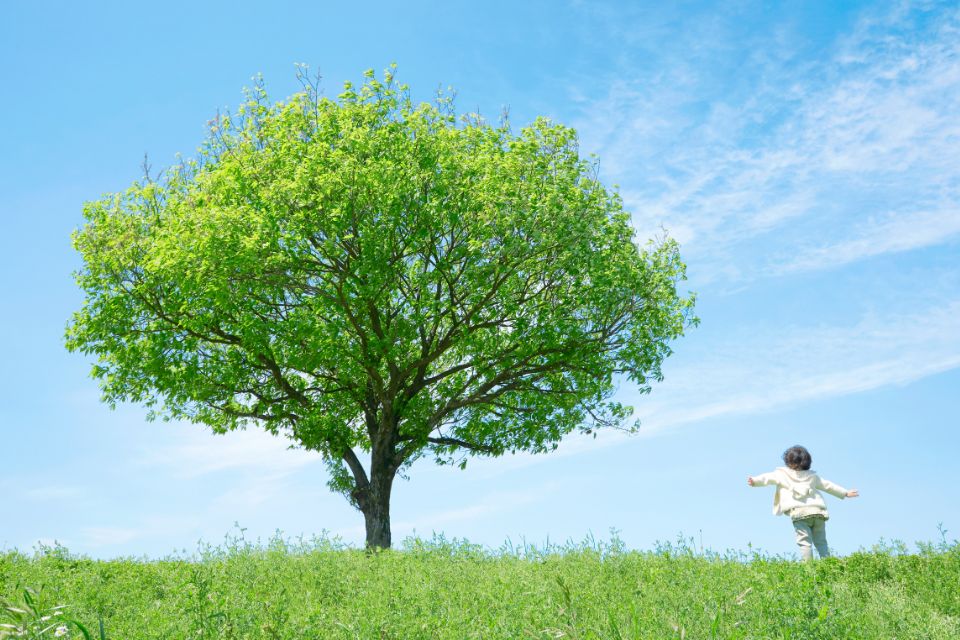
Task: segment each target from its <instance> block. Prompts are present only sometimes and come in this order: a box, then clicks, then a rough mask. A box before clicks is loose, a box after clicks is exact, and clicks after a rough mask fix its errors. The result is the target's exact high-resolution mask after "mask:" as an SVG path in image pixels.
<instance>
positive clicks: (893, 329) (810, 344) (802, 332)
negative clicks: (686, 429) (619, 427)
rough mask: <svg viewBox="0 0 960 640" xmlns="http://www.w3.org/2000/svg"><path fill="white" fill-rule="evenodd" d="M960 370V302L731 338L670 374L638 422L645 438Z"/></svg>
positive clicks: (642, 409) (643, 406) (643, 407)
mask: <svg viewBox="0 0 960 640" xmlns="http://www.w3.org/2000/svg"><path fill="white" fill-rule="evenodd" d="M956 367H960V300H954V301H951V302H949V303H947V304H944V305H941V306H928V307H926V308H924V309H922V310H920V311H917V312H915V313H910V314H902V315H896V316H888V317H884V318H878V317H869V316H868V317H865V318H863V319H861V320H860V321H859V322H857V323H856V324H853V325H850V326H846V327H818V328H809V327H808V328H796V329H792V330H790V329H786V330H784V331H782V332H778V333H776V334H766V335H756V334H752V335H739V336H732V337H731V338H730V339H728V340H727V341H726V342H724V343H723V344H720V345H714V346H713V348H712V349H711V351H710V353H709V354H704V355H702V356H701V357H699V358H697V359H696V361H695V362H691V363H688V364H685V365H683V366H681V367H679V370H674V371H672V372H671V373H670V376H669V378H668V379H667V381H666V382H665V383H664V384H662V385H660V386H659V387H658V388H657V389H656V390H655V391H654V393H653V394H652V396H651V397H650V398H646V399H644V402H643V403H641V404H640V406H639V409H638V412H637V417H639V418H640V420H641V423H642V424H643V426H644V428H643V432H644V433H647V434H655V433H657V432H659V431H662V430H663V429H667V428H670V427H676V426H679V425H683V424H690V423H694V422H698V421H701V420H705V419H708V418H713V417H717V416H723V415H735V414H744V413H758V412H764V411H770V410H773V409H778V408H781V407H787V406H793V405H796V404H799V403H803V402H809V401H812V400H816V399H820V398H827V397H834V396H841V395H847V394H852V393H858V392H861V391H868V390H870V389H876V388H879V387H884V386H888V385H902V384H907V383H910V382H912V381H914V380H918V379H920V378H924V377H926V376H930V375H934V374H937V373H941V372H943V371H948V370H950V369H953V368H956ZM706 382H708V383H709V384H705V383H706Z"/></svg>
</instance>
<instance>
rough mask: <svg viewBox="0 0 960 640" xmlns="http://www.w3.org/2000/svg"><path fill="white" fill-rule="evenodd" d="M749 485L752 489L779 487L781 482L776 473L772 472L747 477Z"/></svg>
mask: <svg viewBox="0 0 960 640" xmlns="http://www.w3.org/2000/svg"><path fill="white" fill-rule="evenodd" d="M747 484H748V485H750V486H751V487H765V486H767V485H768V484H776V485H779V484H780V482H779V479H778V478H777V473H776V471H771V472H770V473H761V474H760V475H758V476H747Z"/></svg>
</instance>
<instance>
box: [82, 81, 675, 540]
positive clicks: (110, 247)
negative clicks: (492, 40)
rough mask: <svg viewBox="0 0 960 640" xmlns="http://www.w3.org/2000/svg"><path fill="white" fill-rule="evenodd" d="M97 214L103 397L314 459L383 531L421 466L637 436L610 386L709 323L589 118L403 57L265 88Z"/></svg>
mask: <svg viewBox="0 0 960 640" xmlns="http://www.w3.org/2000/svg"><path fill="white" fill-rule="evenodd" d="M84 216H85V218H86V221H87V222H86V224H85V226H83V227H82V228H81V229H79V230H78V231H77V232H76V233H75V234H74V245H75V247H76V249H77V250H78V251H79V252H80V254H81V255H82V257H83V268H82V270H81V271H80V272H79V273H78V274H77V279H78V283H79V285H80V286H81V287H82V289H83V291H84V292H85V294H86V299H85V302H84V303H83V306H82V308H81V309H80V311H79V312H77V313H76V314H75V315H74V317H73V320H72V322H71V324H70V326H69V328H68V331H67V346H68V348H69V349H71V350H79V351H81V352H83V353H87V354H95V355H96V356H97V359H98V360H97V363H96V365H95V366H94V369H93V375H94V377H95V378H97V379H98V380H99V383H100V386H101V388H102V391H103V394H104V399H105V401H107V402H109V403H111V405H113V404H115V403H117V402H121V401H132V402H139V403H144V404H146V405H147V406H149V407H151V414H152V415H159V416H162V417H165V418H173V419H186V420H190V421H193V422H197V423H203V424H206V425H209V426H210V427H211V428H212V429H213V430H214V431H216V432H220V433H222V432H226V431H229V430H232V429H237V428H241V427H244V426H248V425H259V426H261V427H263V428H264V429H266V430H268V431H269V432H271V433H273V434H278V435H281V434H282V435H284V436H286V437H288V438H290V439H291V440H292V441H293V442H295V443H296V444H297V445H299V446H301V447H303V448H305V449H309V450H313V451H317V452H318V453H319V454H321V455H322V456H323V458H324V460H325V461H326V462H327V464H328V466H329V468H330V471H331V478H332V480H331V487H332V488H334V489H335V490H337V491H340V492H342V493H343V494H344V495H345V496H346V497H347V498H348V499H349V500H350V501H351V503H352V504H353V505H354V506H355V507H357V508H358V509H359V510H360V511H362V512H363V514H364V516H365V520H366V527H367V544H368V545H371V546H379V547H386V546H389V545H390V520H389V502H390V492H391V488H392V483H393V480H394V478H395V476H396V474H397V473H398V472H399V471H402V470H403V469H405V468H406V467H408V466H409V465H410V464H411V463H412V462H413V461H414V460H416V459H418V458H420V457H422V456H431V457H433V458H434V459H435V460H436V461H437V462H439V463H458V464H461V465H463V464H464V463H465V461H466V458H467V456H474V455H482V456H497V455H501V454H503V453H504V452H507V451H510V452H515V451H521V450H523V451H532V452H543V451H549V450H551V449H553V448H555V447H556V446H557V443H558V442H559V441H560V440H561V438H562V437H563V436H564V435H565V434H568V433H570V432H571V431H574V430H578V429H579V430H583V431H589V430H591V429H594V428H596V427H601V426H609V425H617V426H620V425H623V423H624V421H625V420H626V419H627V418H628V416H629V415H630V411H631V409H630V408H629V407H626V406H622V405H621V404H619V403H617V402H614V401H612V400H611V396H612V394H613V391H614V386H615V383H616V382H617V380H618V379H620V378H623V377H625V378H627V379H629V380H631V381H632V382H633V383H635V384H636V385H638V386H639V387H640V389H641V390H649V382H650V381H651V380H653V379H660V377H661V372H660V367H661V363H662V361H663V359H664V358H665V357H666V356H667V355H668V354H669V353H670V346H669V343H670V341H671V340H672V339H674V338H677V337H678V336H680V335H681V334H682V333H683V330H684V328H685V327H686V326H687V325H688V324H689V323H690V321H691V318H692V316H691V309H692V304H693V300H692V297H685V296H684V295H683V294H681V293H678V289H677V285H678V282H679V281H681V280H682V279H683V277H684V265H683V263H682V262H681V259H680V256H679V253H678V248H677V245H676V244H675V243H674V242H673V241H671V240H667V239H661V240H659V241H657V242H651V243H648V244H647V245H646V247H645V248H643V249H641V248H639V247H638V246H637V244H635V242H634V232H633V229H632V227H631V224H630V220H629V215H628V214H627V213H626V212H624V211H623V207H622V203H621V200H620V198H619V196H618V195H617V194H616V193H615V192H612V191H610V190H608V189H606V188H604V186H603V185H602V184H601V183H600V182H599V180H598V178H597V175H596V167H595V164H592V163H590V162H588V161H585V160H584V159H582V158H581V157H580V155H579V152H578V145H577V137H576V132H575V131H574V130H573V129H571V128H569V127H565V126H562V125H560V124H557V123H554V122H551V121H550V120H547V119H545V118H538V119H537V120H536V121H534V122H533V123H532V124H531V125H530V126H528V127H525V128H523V129H521V130H520V131H519V132H514V131H513V130H512V129H511V128H510V126H509V125H508V124H507V123H506V122H501V123H500V124H498V125H496V126H494V125H491V124H488V123H486V122H485V121H483V120H482V119H481V118H480V117H479V116H466V117H463V118H458V117H456V115H455V114H454V111H453V104H452V100H451V99H449V98H447V97H444V96H442V95H440V96H438V98H437V100H436V101H435V102H434V103H433V104H414V102H413V101H412V100H411V98H410V96H409V91H408V89H407V87H405V86H403V85H399V84H398V83H397V82H396V81H395V79H394V77H393V70H392V68H391V69H390V70H388V71H387V72H386V73H385V75H384V79H383V80H382V81H381V80H377V79H376V77H375V76H374V74H373V73H372V72H368V73H367V75H366V82H365V83H364V84H363V85H362V86H361V87H359V88H355V87H353V86H352V85H351V84H349V83H347V84H346V85H345V89H344V91H343V93H341V94H340V96H339V97H338V99H337V100H331V99H328V98H324V97H321V96H320V95H319V92H318V91H317V89H316V85H315V84H313V83H305V85H304V91H303V92H301V93H298V94H296V95H293V96H292V97H290V98H289V99H288V100H286V101H285V102H279V103H276V104H271V103H270V102H269V101H268V98H267V95H266V92H265V91H264V89H263V87H262V85H261V84H258V85H257V86H256V87H255V88H254V89H252V90H250V91H248V93H247V100H246V102H245V103H244V104H243V105H242V107H241V108H240V109H239V111H238V113H237V114H236V115H233V116H230V115H228V116H226V117H218V119H217V120H215V121H213V122H212V123H211V132H210V136H209V138H208V140H207V141H206V143H205V144H204V146H203V147H202V148H201V150H200V152H199V155H198V158H197V159H196V160H193V161H190V162H182V163H180V164H179V165H177V166H174V167H172V168H171V169H169V170H167V171H166V172H165V173H164V174H163V175H162V176H161V177H160V178H159V179H156V180H154V179H150V178H149V177H147V178H145V179H143V180H141V181H138V182H136V183H134V184H133V186H131V187H130V188H129V189H128V190H127V191H125V192H124V193H118V194H110V195H107V196H105V197H103V198H101V199H99V200H96V201H93V202H89V203H87V204H86V205H85V208H84ZM363 453H367V454H369V461H368V462H367V463H366V464H364V463H363V462H361V455H362V454H363Z"/></svg>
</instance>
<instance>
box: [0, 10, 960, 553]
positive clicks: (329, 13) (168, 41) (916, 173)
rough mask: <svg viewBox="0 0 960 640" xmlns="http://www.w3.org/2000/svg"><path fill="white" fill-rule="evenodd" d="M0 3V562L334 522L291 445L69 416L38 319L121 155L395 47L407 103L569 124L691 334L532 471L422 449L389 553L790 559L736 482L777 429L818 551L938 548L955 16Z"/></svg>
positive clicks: (58, 302) (946, 462)
mask: <svg viewBox="0 0 960 640" xmlns="http://www.w3.org/2000/svg"><path fill="white" fill-rule="evenodd" d="M794 4H795V6H781V7H776V6H771V5H770V4H768V3H760V2H724V3H716V4H705V3H646V2H629V3H628V2H624V3H615V2H607V3H600V2H597V3H595V2H566V3H564V2H526V3H522V5H521V6H519V7H517V6H514V5H513V4H511V3H505V2H493V3H485V4H483V5H477V4H475V3H457V2H451V3H445V4H444V5H442V7H441V6H434V3H427V2H411V3H403V6H402V8H401V7H400V6H399V5H394V4H393V3H389V4H388V3H384V4H380V5H376V4H374V5H368V4H366V3H353V4H349V5H347V4H340V6H336V7H332V6H328V7H321V6H320V3H282V2H280V3H273V4H272V6H271V8H270V9H265V8H264V7H265V6H264V5H263V4H262V3H242V2H239V3H238V2H233V3H229V4H221V5H217V4H215V3H180V2H167V3H164V4H163V5H162V7H161V6H154V5H144V6H140V5H137V6H134V5H130V4H129V3H115V4H109V3H99V4H97V5H96V6H95V7H89V6H84V7H80V6H79V5H76V4H74V3H61V4H57V3H44V2H37V3H17V4H14V5H10V6H7V7H5V8H4V16H3V19H2V20H0V61H2V63H3V69H4V75H3V79H2V89H0V91H2V97H3V99H2V100H0V118H2V122H3V123H4V125H5V126H4V142H5V145H4V146H5V149H4V151H5V152H4V153H3V154H2V155H0V221H2V231H3V233H2V234H0V260H2V263H0V282H2V293H3V295H2V296H0V311H2V313H0V330H2V332H0V335H3V336H5V338H6V340H5V343H4V345H3V358H2V360H3V366H2V367H0V436H2V438H0V442H2V445H0V447H2V448H0V451H2V461H3V463H2V465H0V492H2V495H3V507H2V515H0V548H13V547H17V548H20V549H23V550H30V549H31V548H32V547H33V545H34V544H35V543H36V542H37V541H43V542H45V543H50V542H52V541H53V540H57V541H60V542H61V543H62V544H64V545H66V546H67V547H69V548H70V549H71V550H73V551H76V552H81V553H85V554H89V555H92V556H96V557H113V556H118V555H130V554H134V555H141V554H148V555H151V556H160V555H164V554H166V553H169V552H171V551H174V550H175V549H183V548H186V549H193V548H195V546H196V543H197V541H198V540H200V539H204V540H208V541H214V542H216V541H218V540H220V539H222V537H223V535H224V534H226V533H228V532H230V531H231V529H232V527H233V525H234V523H235V522H237V523H239V524H240V526H242V527H245V528H246V529H247V532H246V535H247V536H248V537H257V536H261V537H269V536H270V535H271V534H272V533H273V532H274V531H276V530H278V529H279V530H281V531H283V532H284V533H285V534H287V535H291V536H296V535H299V534H301V533H303V534H307V535H310V534H312V533H316V532H320V531H323V530H325V531H328V532H329V533H330V534H331V535H339V536H341V537H343V538H344V539H345V540H347V541H351V542H355V543H359V542H360V541H362V536H363V529H362V525H363V520H362V517H361V516H360V514H359V513H358V512H356V511H353V510H352V509H351V508H350V507H349V506H348V505H347V504H346V502H345V501H344V500H343V498H342V497H340V496H338V495H334V494H331V493H330V492H329V491H328V490H327V489H326V486H325V483H326V475H325V471H324V468H323V465H322V464H321V463H320V462H319V460H318V459H317V458H316V457H315V455H314V454H311V453H307V452H303V451H292V450H288V449H286V446H287V445H286V443H285V442H283V441H281V440H277V439H275V438H271V437H270V436H268V435H265V434H263V433H261V432H258V431H255V430H251V431H247V432H241V433H235V434H230V435H227V436H212V435H210V434H209V433H207V432H206V431H205V430H204V428H202V427H199V426H196V425H189V424H164V423H147V422H145V420H144V414H145V411H144V410H143V409H142V408H140V407H137V406H124V407H120V408H119V409H117V410H116V411H110V410H109V409H107V408H106V407H105V406H103V405H101V404H100V403H99V400H98V398H99V392H98V390H97V388H96V384H95V383H94V382H93V381H92V380H91V379H90V378H89V377H88V372H89V368H90V364H91V363H90V362H89V361H88V360H87V359H86V358H85V357H83V356H81V355H71V354H67V353H66V351H65V349H64V348H63V340H62V335H63V331H64V328H65V326H66V323H67V321H68V319H69V318H70V315H71V313H72V312H73V311H75V310H76V309H78V308H79V306H80V304H81V301H82V297H81V295H80V292H79V290H78V288H77V287H76V286H75V285H74V283H73V280H72V277H71V272H72V271H74V270H76V269H77V268H78V267H79V263H78V258H77V255H76V254H75V253H74V252H73V250H72V249H71V247H70V233H71V231H72V230H73V229H75V228H76V227H77V226H79V225H80V224H81V222H82V217H81V205H82V203H83V201H84V200H89V199H93V198H96V197H97V196H99V195H100V194H102V193H104V192H110V191H116V190H121V189H123V188H125V187H126V186H127V185H128V184H129V183H130V182H131V181H132V180H134V179H136V178H137V177H138V176H139V175H140V168H139V167H140V164H141V162H142V158H143V154H144V152H147V153H149V155H150V158H151V162H152V163H153V165H154V167H155V168H160V167H163V166H165V165H167V164H170V163H172V162H173V161H174V156H175V154H176V153H177V152H182V153H183V154H184V155H186V156H190V155H191V154H192V153H193V152H194V150H195V149H196V148H197V147H198V146H199V144H200V143H201V141H202V139H203V136H204V133H205V124H206V122H207V121H208V120H209V119H210V118H211V117H212V116H213V115H214V114H215V112H216V110H217V109H218V108H220V109H224V108H229V107H231V106H236V105H237V104H238V103H239V102H240V100H241V88H242V87H244V86H248V85H249V84H250V82H251V77H252V76H253V75H254V74H256V73H258V72H262V73H263V74H264V77H265V79H266V82H267V87H268V90H270V92H271V95H272V96H273V97H274V98H277V99H280V98H283V97H285V96H287V95H289V94H290V93H293V92H294V91H296V90H297V84H296V80H295V76H294V72H295V69H294V63H297V62H304V63H307V64H310V65H311V67H313V68H314V69H316V70H319V71H320V73H321V74H322V75H323V77H324V86H325V88H326V89H327V93H328V94H329V95H336V93H337V92H338V90H339V88H340V85H341V83H342V82H343V81H344V80H353V81H357V80H359V79H360V78H361V74H362V71H363V70H364V69H367V68H375V69H382V68H384V67H386V66H387V65H388V64H390V63H391V62H396V63H397V64H398V65H399V73H400V78H401V79H402V80H403V81H405V82H407V83H408V84H410V85H411V87H412V90H413V92H414V95H415V97H421V98H423V99H427V98H429V97H430V95H431V93H432V92H433V91H434V90H435V89H436V88H437V87H440V86H443V87H446V86H452V87H454V88H455V89H456V90H457V93H458V105H459V108H460V109H461V110H463V111H467V110H469V111H476V110H479V111H480V112H481V113H484V114H489V115H496V114H499V113H500V111H501V109H502V108H503V107H504V106H509V109H510V113H511V119H512V121H513V122H514V123H515V124H517V125H522V124H525V123H527V122H529V121H530V120H531V119H532V118H533V117H535V116H536V115H540V114H542V115H547V116H550V117H552V118H555V119H557V120H559V121H562V122H564V123H566V124H570V125H572V126H574V127H576V128H577V130H578V131H579V132H580V138H581V148H582V149H583V151H584V152H585V153H589V152H594V153H597V154H598V155H599V157H600V167H601V175H602V178H603V179H604V180H605V181H606V182H607V183H608V184H618V185H619V189H620V192H621V194H622V195H623V198H624V201H625V203H626V205H627V207H628V208H629V210H630V211H631V212H632V213H633V221H634V224H635V226H636V228H637V231H638V234H639V235H640V236H641V237H650V236H651V235H654V234H657V233H659V232H660V229H661V228H664V229H666V230H668V231H669V233H670V234H671V235H672V236H673V237H675V238H677V239H679V240H680V242H681V243H682V246H683V255H684V257H685V258H686V260H687V262H688V265H689V276H690V282H689V286H690V288H691V289H692V290H695V291H696V292H697V293H698V296H699V304H698V315H699V316H700V318H701V320H702V324H701V326H700V327H699V328H697V329H695V330H692V331H691V332H690V333H689V335H688V336H686V337H685V338H683V339H682V340H680V341H678V342H677V343H676V345H675V349H676V353H675V354H674V356H673V357H671V359H670V360H669V361H668V363H667V364H666V366H665V369H664V371H665V374H666V380H665V381H664V382H663V383H662V384H661V385H659V386H657V387H656V388H655V389H654V391H653V393H652V394H651V395H650V396H646V397H636V394H634V393H633V392H632V390H631V388H630V387H629V385H624V386H623V388H622V389H621V390H620V396H621V397H622V398H623V399H625V400H628V401H635V402H634V405H635V407H636V411H637V415H638V417H640V418H641V420H642V424H643V428H642V431H641V433H640V434H638V435H635V436H630V437H627V436H624V435H623V434H620V433H617V432H611V433H603V434H601V435H600V437H598V438H597V439H596V440H593V439H577V438H572V439H570V440H568V441H566V442H564V444H563V445H562V446H561V448H560V450H559V451H557V452H556V453H554V454H551V455H548V456H537V457H533V456H524V455H520V456H513V457H506V458H501V459H496V460H484V461H475V462H473V461H472V462H471V463H470V464H469V465H468V467H467V469H466V470H465V471H460V470H457V469H449V468H438V467H434V466H432V465H431V464H430V463H429V462H426V461H424V462H418V463H417V464H416V465H415V466H414V467H413V469H412V470H411V473H410V478H409V480H407V481H402V482H399V483H398V484H397V485H396V486H395V490H394V498H393V508H392V514H393V531H394V539H395V540H401V539H402V538H403V537H405V536H407V535H410V534H412V533H414V532H416V533H417V534H419V535H422V536H429V535H431V533H432V532H434V531H436V532H443V533H444V534H445V535H447V536H448V537H454V536H456V537H461V538H467V539H469V540H471V541H474V542H478V543H482V544H485V545H488V546H492V547H498V546H500V545H501V544H502V543H503V542H504V541H506V540H507V539H510V540H512V541H514V542H517V541H520V540H524V539H525V540H527V541H529V542H532V543H536V544H542V543H544V542H545V541H546V540H548V539H549V540H550V541H553V542H563V541H565V540H567V539H571V538H572V539H574V540H582V539H583V538H584V537H585V536H587V535H590V534H592V535H594V536H596V537H598V538H604V537H606V536H608V535H609V533H608V532H609V530H610V529H611V528H616V529H618V530H619V531H620V536H621V537H622V538H623V540H624V541H625V542H626V543H627V544H628V545H629V546H631V547H635V548H641V549H644V548H650V547H651V546H652V545H653V544H654V543H655V541H657V540H673V539H675V538H677V536H678V535H680V534H684V535H686V536H693V537H695V538H696V539H697V542H698V544H699V543H700V540H702V543H703V544H704V545H705V546H708V547H711V548H714V549H717V550H723V549H728V548H733V549H745V548H747V545H748V544H749V545H752V546H753V547H755V548H757V547H759V548H761V549H765V550H767V551H770V552H773V553H789V552H792V551H793V549H794V545H793V540H792V529H791V527H790V526H789V523H788V522H787V521H786V519H785V518H779V519H778V518H774V517H773V516H772V515H771V513H770V504H771V501H772V495H771V493H770V490H769V489H749V488H748V487H747V486H746V484H745V479H746V476H747V475H748V474H751V473H753V474H756V473H760V472H763V471H768V470H770V469H772V468H773V467H775V466H777V465H778V462H779V454H780V453H781V452H782V451H783V449H785V448H786V447H788V446H790V445H792V444H794V443H802V444H805V445H806V446H807V447H808V448H809V449H810V450H811V452H812V453H813V457H814V468H815V469H817V470H819V471H820V472H821V473H822V474H823V475H824V476H825V477H827V478H829V479H831V480H833V481H835V482H837V483H839V484H842V485H845V486H849V487H855V488H858V489H859V490H860V492H861V494H862V497H861V498H859V499H857V500H848V501H844V502H839V501H833V502H831V504H830V506H831V512H832V518H831V521H830V525H829V527H828V533H829V539H830V541H831V543H832V545H833V546H834V548H835V549H836V550H837V551H839V552H841V553H848V552H851V551H854V550H856V549H858V548H860V547H870V546H871V545H873V544H875V543H877V542H878V541H879V540H880V539H881V538H883V539H886V540H890V539H902V540H905V541H906V542H908V543H912V542H914V541H917V540H931V539H937V538H938V536H939V534H938V532H937V527H938V524H939V523H943V525H944V526H945V527H946V528H947V529H949V530H950V534H949V535H950V537H954V536H957V535H960V497H958V495H957V492H956V486H957V482H956V478H955V477H954V474H955V469H956V452H957V451H958V449H960V430H958V423H957V419H958V418H957V415H958V414H957V409H956V402H957V398H958V397H960V394H958V389H960V260H958V258H960V11H958V10H957V8H956V6H955V5H952V3H946V2H945V3H937V2H901V3H857V2H844V3H827V2H808V3H794Z"/></svg>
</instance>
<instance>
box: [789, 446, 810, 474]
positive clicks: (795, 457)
mask: <svg viewBox="0 0 960 640" xmlns="http://www.w3.org/2000/svg"><path fill="white" fill-rule="evenodd" d="M783 462H784V463H785V464H786V465H787V466H788V467H790V468H791V469H796V470H799V471H809V470H810V464H811V463H812V462H813V458H811V457H810V452H809V451H807V449H806V447H801V446H800V445H794V446H792V447H790V448H789V449H787V450H786V451H784V452H783Z"/></svg>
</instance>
